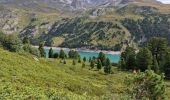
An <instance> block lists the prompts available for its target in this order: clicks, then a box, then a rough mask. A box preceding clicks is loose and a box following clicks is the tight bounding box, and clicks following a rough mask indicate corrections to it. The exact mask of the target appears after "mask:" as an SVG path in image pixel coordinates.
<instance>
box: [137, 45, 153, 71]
mask: <svg viewBox="0 0 170 100" xmlns="http://www.w3.org/2000/svg"><path fill="white" fill-rule="evenodd" d="M136 62H137V68H138V69H140V70H141V71H145V70H147V69H148V68H150V67H151V66H152V63H153V57H152V53H151V52H150V50H149V49H147V48H142V49H140V50H139V52H138V54H137V56H136Z"/></svg>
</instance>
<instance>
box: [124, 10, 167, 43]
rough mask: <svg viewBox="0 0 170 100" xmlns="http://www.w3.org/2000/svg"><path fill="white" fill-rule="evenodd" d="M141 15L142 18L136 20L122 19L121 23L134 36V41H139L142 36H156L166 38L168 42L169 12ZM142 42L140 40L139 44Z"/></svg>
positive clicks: (148, 37)
mask: <svg viewBox="0 0 170 100" xmlns="http://www.w3.org/2000/svg"><path fill="white" fill-rule="evenodd" d="M145 11H148V10H145ZM143 14H146V13H143ZM143 17H144V18H142V19H138V20H135V19H132V18H126V19H124V20H123V21H122V23H123V25H124V26H125V27H126V28H127V29H128V30H129V31H130V33H131V34H132V35H133V36H134V37H135V41H136V42H137V41H138V42H139V40H141V39H143V38H147V39H150V38H152V37H155V36H157V37H162V38H166V39H167V40H168V42H169V43H170V31H169V24H170V21H168V20H169V17H170V15H169V14H160V13H157V14H153V12H149V13H148V15H144V16H143ZM160 19H162V20H160ZM143 36H144V37H143ZM144 42H145V41H144ZM144 42H141V45H143V44H144Z"/></svg>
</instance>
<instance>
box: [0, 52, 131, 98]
mask: <svg viewBox="0 0 170 100" xmlns="http://www.w3.org/2000/svg"><path fill="white" fill-rule="evenodd" d="M0 55H1V56H0V64H1V65H0V99H17V100H18V99H32V100H35V99H41V100H42V99H43V100H44V99H46V100H47V99H57V98H58V99H60V100H100V99H101V100H102V99H106V100H108V99H109V98H112V97H114V98H115V99H117V98H118V94H119V95H120V94H121V93H122V92H123V91H124V86H123V80H124V78H125V76H126V75H128V73H123V72H119V71H117V70H116V69H114V74H112V75H104V73H103V72H98V71H90V70H89V66H88V65H87V66H86V68H84V69H83V68H82V67H81V64H77V65H76V66H72V60H67V61H66V62H67V64H66V65H63V64H61V63H60V60H59V59H57V60H50V59H39V61H38V60H35V58H34V57H33V56H31V55H27V54H16V53H10V52H8V51H4V50H2V49H0Z"/></svg>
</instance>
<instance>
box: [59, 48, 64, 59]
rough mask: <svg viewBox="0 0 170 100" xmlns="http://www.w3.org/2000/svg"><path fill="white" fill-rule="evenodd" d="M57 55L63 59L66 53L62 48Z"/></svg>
mask: <svg viewBox="0 0 170 100" xmlns="http://www.w3.org/2000/svg"><path fill="white" fill-rule="evenodd" d="M59 57H60V58H61V59H64V58H65V57H66V54H65V52H64V50H63V49H61V50H60V54H59Z"/></svg>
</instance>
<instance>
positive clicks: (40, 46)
mask: <svg viewBox="0 0 170 100" xmlns="http://www.w3.org/2000/svg"><path fill="white" fill-rule="evenodd" d="M38 49H39V51H40V56H41V57H46V53H45V49H44V42H41V43H40V44H39V48H38Z"/></svg>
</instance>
